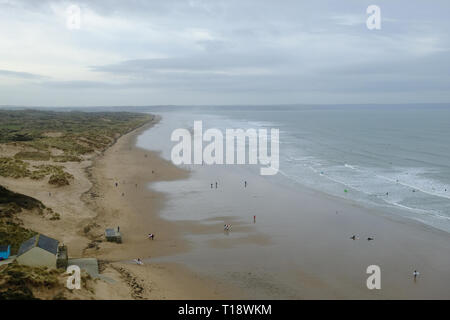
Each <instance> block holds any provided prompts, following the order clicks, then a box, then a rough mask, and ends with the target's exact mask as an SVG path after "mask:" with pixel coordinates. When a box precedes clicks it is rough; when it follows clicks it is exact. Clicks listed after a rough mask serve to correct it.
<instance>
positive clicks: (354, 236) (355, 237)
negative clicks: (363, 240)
mask: <svg viewBox="0 0 450 320" xmlns="http://www.w3.org/2000/svg"><path fill="white" fill-rule="evenodd" d="M350 239H352V240H359V236H358V235H356V234H354V235H352V236H351V237H350ZM372 240H375V237H367V241H372Z"/></svg>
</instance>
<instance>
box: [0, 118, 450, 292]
mask: <svg viewBox="0 0 450 320" xmlns="http://www.w3.org/2000/svg"><path fill="white" fill-rule="evenodd" d="M152 126H153V123H150V124H147V125H145V126H143V127H141V128H139V129H137V130H135V131H133V132H130V133H128V134H126V135H124V136H122V137H120V138H119V139H118V140H117V141H116V143H114V145H112V146H111V147H110V148H108V149H107V150H106V151H105V152H104V153H103V154H100V155H98V156H96V157H95V158H94V159H93V160H92V161H84V162H82V163H81V164H75V163H74V164H71V165H68V166H67V170H68V171H69V172H70V173H72V174H73V175H74V177H75V179H74V181H75V183H74V184H72V185H70V186H67V187H63V188H58V189H57V188H52V189H49V187H48V185H46V184H45V183H44V182H39V181H30V180H24V179H8V178H1V180H0V182H1V184H3V185H5V186H7V187H8V188H11V189H12V190H14V191H16V192H21V193H24V194H27V195H30V196H32V197H35V198H37V199H39V200H41V201H42V202H43V203H44V204H45V205H46V206H49V207H51V208H53V209H54V210H55V211H56V212H58V213H60V214H61V220H58V221H50V220H49V219H43V218H42V217H40V216H36V215H34V214H32V213H25V214H24V215H23V217H22V219H23V221H24V223H25V226H28V227H33V229H34V230H36V231H37V232H42V233H44V234H47V235H49V236H51V237H54V238H57V239H59V240H60V241H61V242H63V243H64V244H66V245H67V246H68V247H69V255H70V257H71V258H78V257H95V258H98V259H99V262H100V270H101V273H102V274H103V275H105V276H107V277H109V278H110V279H112V280H113V281H112V282H105V281H102V280H97V281H95V282H94V283H93V284H92V290H91V291H90V292H84V291H80V292H75V293H74V295H73V296H72V298H79V299H222V298H223V299H239V298H247V299H317V298H324V299H336V298H338V299H349V298H353V299H373V298H374V299H379V298H381V299H399V298H400V299H403V298H407V299H423V298H424V299H442V298H444V299H448V298H450V290H449V288H448V283H450V273H449V269H448V266H449V265H450V256H449V255H448V248H449V247H450V239H449V237H448V234H447V233H445V232H441V231H437V230H435V229H433V228H430V227H425V226H424V225H422V224H419V223H415V222H412V221H409V220H405V219H400V218H399V219H393V218H392V217H388V216H387V215H384V214H383V213H382V212H378V211H375V210H371V209H367V208H364V207H361V206H359V205H358V204H356V203H353V202H352V201H348V200H344V199H340V198H336V197H332V196H329V195H326V194H324V193H320V192H316V191H312V190H310V189H307V188H301V187H298V186H295V187H294V186H293V187H292V188H290V187H286V185H279V184H277V181H276V180H272V179H270V178H266V177H262V176H259V175H253V174H250V173H249V171H247V170H242V169H241V168H239V167H233V168H229V167H226V166H211V167H208V166H205V167H203V166H202V167H197V168H194V170H185V169H181V168H178V167H175V166H174V165H172V163H171V162H169V161H167V160H164V159H163V158H162V157H161V156H160V154H158V153H157V152H154V151H149V150H146V149H143V148H139V147H137V146H136V140H137V137H138V136H140V135H142V134H143V133H144V132H145V133H146V135H148V136H150V137H152V139H161V137H159V136H157V135H154V133H155V132H154V131H153V130H154V129H152ZM244 180H246V181H248V186H247V187H246V188H245V187H244V186H243V181H244ZM214 181H218V182H219V187H218V188H217V189H216V188H211V187H210V184H211V183H212V182H214ZM116 183H117V186H116ZM49 192H51V196H49ZM254 216H255V217H256V220H255V221H254V220H253V219H254ZM224 224H231V225H232V230H231V231H230V232H224V231H223V225H224ZM117 227H120V231H121V233H122V236H123V243H122V244H116V243H111V242H106V241H105V240H104V230H105V228H117ZM149 233H153V234H154V235H155V239H154V240H150V239H148V237H147V235H148V234H149ZM353 234H357V235H358V237H359V240H351V239H350V236H351V235H353ZM367 237H374V238H375V239H374V240H373V241H367V239H366V238H367ZM137 258H140V259H141V260H142V261H144V265H137V264H136V263H135V262H134V261H133V260H134V259H137ZM374 264H375V265H379V266H380V267H381V269H382V290H368V289H367V287H366V279H367V277H368V275H367V274H366V268H367V267H368V266H369V265H374ZM414 269H418V270H420V272H421V277H420V279H419V280H418V281H413V279H412V276H411V275H412V271H413V270H414Z"/></svg>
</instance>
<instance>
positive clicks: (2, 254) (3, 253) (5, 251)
mask: <svg viewBox="0 0 450 320" xmlns="http://www.w3.org/2000/svg"><path fill="white" fill-rule="evenodd" d="M10 253H11V246H10V245H7V246H0V261H1V260H6V259H8V258H9V255H10Z"/></svg>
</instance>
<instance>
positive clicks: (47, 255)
mask: <svg viewBox="0 0 450 320" xmlns="http://www.w3.org/2000/svg"><path fill="white" fill-rule="evenodd" d="M58 244H59V241H58V240H55V239H53V238H50V237H47V236H44V235H43V234H37V235H35V236H34V237H32V238H30V239H28V240H26V241H24V242H23V243H22V244H21V246H20V248H19V252H18V253H17V262H18V263H19V264H23V265H27V266H33V267H39V266H45V267H49V268H56V260H57V256H58Z"/></svg>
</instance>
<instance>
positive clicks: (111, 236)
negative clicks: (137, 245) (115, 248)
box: [105, 228, 122, 243]
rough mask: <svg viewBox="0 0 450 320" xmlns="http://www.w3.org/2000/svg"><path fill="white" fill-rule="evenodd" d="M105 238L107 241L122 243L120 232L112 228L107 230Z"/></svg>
mask: <svg viewBox="0 0 450 320" xmlns="http://www.w3.org/2000/svg"><path fill="white" fill-rule="evenodd" d="M105 237H106V240H107V241H110V242H117V243H122V235H121V234H120V232H119V230H116V229H112V228H110V229H106V230H105Z"/></svg>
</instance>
